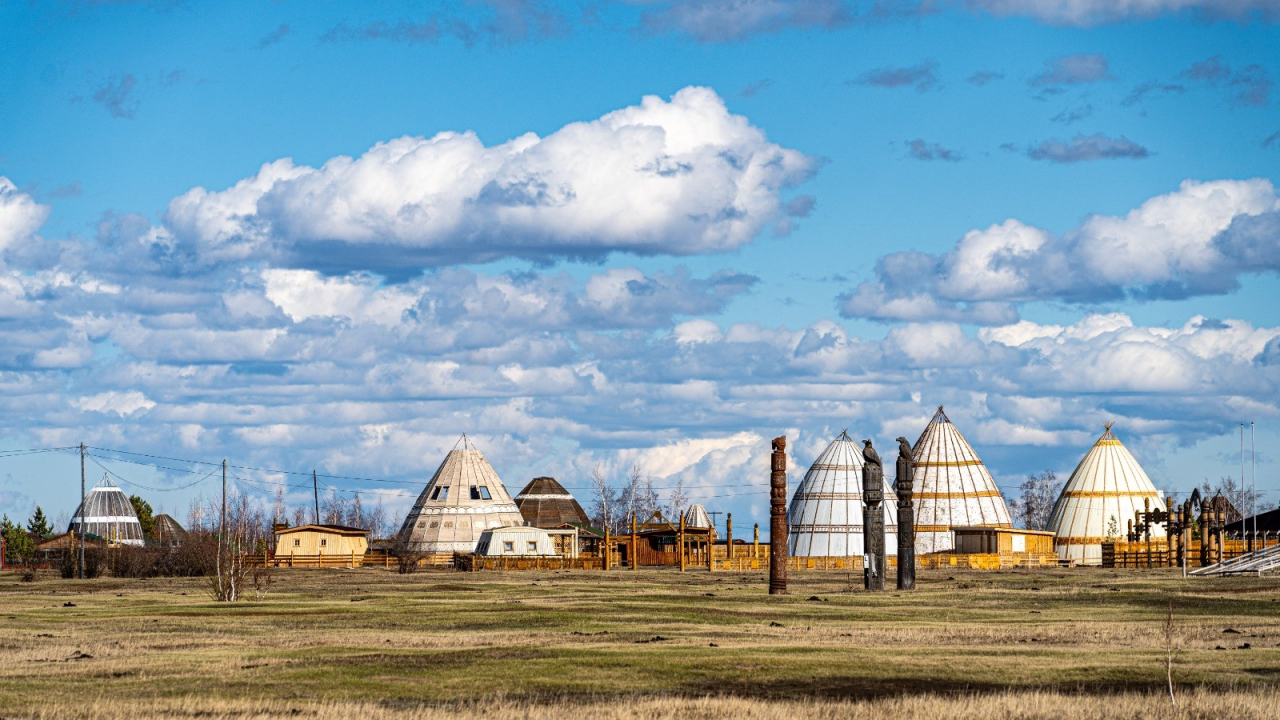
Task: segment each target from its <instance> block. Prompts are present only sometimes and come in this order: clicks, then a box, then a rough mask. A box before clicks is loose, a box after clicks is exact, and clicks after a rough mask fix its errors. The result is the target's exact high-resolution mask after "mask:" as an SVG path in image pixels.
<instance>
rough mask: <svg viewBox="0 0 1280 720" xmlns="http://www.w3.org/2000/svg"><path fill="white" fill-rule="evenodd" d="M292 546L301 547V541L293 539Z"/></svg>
mask: <svg viewBox="0 0 1280 720" xmlns="http://www.w3.org/2000/svg"><path fill="white" fill-rule="evenodd" d="M293 546H294V547H302V541H301V540H299V539H298V538H294V539H293Z"/></svg>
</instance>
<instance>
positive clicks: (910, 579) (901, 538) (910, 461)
mask: <svg viewBox="0 0 1280 720" xmlns="http://www.w3.org/2000/svg"><path fill="white" fill-rule="evenodd" d="M897 470H898V476H897V478H896V479H895V481H894V490H896V491H897V494H898V589H899V590H915V589H916V510H915V507H914V504H913V503H912V500H911V498H912V493H913V492H914V485H915V478H916V462H915V458H914V457H912V454H911V445H910V444H909V443H907V439H906V438H898V468H897Z"/></svg>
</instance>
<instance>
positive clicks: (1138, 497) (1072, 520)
mask: <svg viewBox="0 0 1280 720" xmlns="http://www.w3.org/2000/svg"><path fill="white" fill-rule="evenodd" d="M1104 427H1105V428H1106V431H1105V432H1103V433H1102V437H1100V438H1098V441H1097V442H1095V443H1094V444H1093V447H1091V448H1089V452H1087V453H1085V456H1084V459H1083V460H1081V461H1080V464H1079V465H1077V466H1076V469H1075V472H1073V473H1071V479H1070V480H1068V481H1067V484H1066V486H1065V487H1063V488H1062V494H1061V495H1059V496H1058V501H1057V502H1056V503H1054V506H1053V515H1052V516H1050V519H1049V529H1050V530H1052V531H1053V533H1054V539H1053V544H1054V546H1056V547H1057V549H1058V557H1059V558H1061V559H1063V560H1075V561H1076V562H1077V563H1079V564H1082V565H1101V564H1102V543H1103V542H1106V541H1107V539H1108V538H1112V539H1116V540H1118V539H1120V538H1121V537H1123V536H1124V534H1125V533H1127V532H1128V531H1129V523H1128V521H1129V520H1132V519H1133V515H1134V512H1135V511H1138V510H1143V509H1144V505H1143V503H1144V501H1147V500H1149V501H1150V502H1151V509H1152V510H1157V509H1159V510H1164V509H1165V506H1164V500H1162V499H1161V498H1160V493H1159V492H1157V491H1156V486H1155V485H1153V484H1152V483H1151V478H1149V477H1147V474H1146V473H1145V472H1143V470H1142V466H1141V465H1139V464H1138V461H1137V460H1136V459H1134V457H1133V455H1131V454H1130V453H1129V450H1128V449H1127V448H1125V446H1124V445H1123V444H1121V442H1120V440H1119V439H1118V438H1116V436H1115V435H1114V434H1112V432H1111V424H1110V423H1107V424H1106V425H1105V426H1104ZM1151 536H1152V537H1164V536H1165V533H1164V528H1163V527H1162V526H1160V525H1154V524H1153V525H1152V526H1151Z"/></svg>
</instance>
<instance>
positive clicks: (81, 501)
mask: <svg viewBox="0 0 1280 720" xmlns="http://www.w3.org/2000/svg"><path fill="white" fill-rule="evenodd" d="M79 576H80V579H81V580H83V579H84V443H80V572H79Z"/></svg>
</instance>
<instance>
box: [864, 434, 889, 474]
mask: <svg viewBox="0 0 1280 720" xmlns="http://www.w3.org/2000/svg"><path fill="white" fill-rule="evenodd" d="M862 444H863V445H864V446H865V447H863V448H862V459H863V460H865V461H866V462H867V464H868V465H875V466H876V467H878V468H882V467H884V464H883V463H881V462H880V453H878V452H876V449H875V448H873V447H871V441H870V440H863V441H862Z"/></svg>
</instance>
